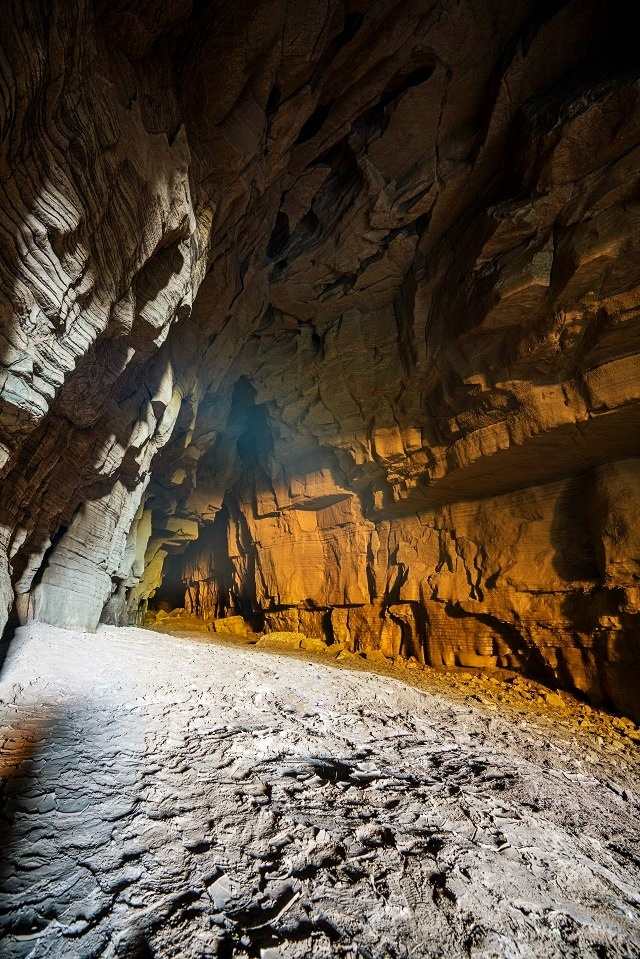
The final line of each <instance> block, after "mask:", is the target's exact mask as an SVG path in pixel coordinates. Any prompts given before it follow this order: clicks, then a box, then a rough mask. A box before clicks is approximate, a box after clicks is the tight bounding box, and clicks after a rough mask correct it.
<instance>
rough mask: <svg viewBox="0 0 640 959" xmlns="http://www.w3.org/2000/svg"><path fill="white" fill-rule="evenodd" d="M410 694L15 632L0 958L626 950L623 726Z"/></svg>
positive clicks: (384, 681) (343, 671)
mask: <svg viewBox="0 0 640 959" xmlns="http://www.w3.org/2000/svg"><path fill="white" fill-rule="evenodd" d="M411 678H412V682H411V683H410V684H407V683H405V682H403V681H402V679H401V678H396V677H394V676H393V675H379V674H374V673H370V672H367V671H364V670H362V669H347V668H340V667H336V666H335V665H329V664H327V663H326V662H319V661H318V660H317V659H309V658H305V657H304V656H302V655H298V656H287V655H283V654H275V653H272V652H268V651H264V650H256V649H252V648H248V647H243V646H242V645H240V644H238V643H231V642H228V643H225V642H223V641H220V640H217V641H216V642H213V643H210V642H202V641H198V639H197V638H189V637H184V636H182V637H176V636H169V635H166V634H161V633H158V632H151V631H148V630H142V629H134V628H128V629H114V628H108V627H101V628H100V630H99V632H98V633H97V635H88V634H84V633H81V632H77V633H74V632H71V631H65V630H59V629H54V628H53V627H44V626H30V627H23V628H22V629H19V630H18V631H17V635H16V638H15V639H14V641H13V642H12V644H11V647H10V650H9V653H8V656H7V660H6V662H5V665H4V668H3V671H2V675H1V680H0V699H1V703H0V713H1V724H2V735H1V737H0V746H1V748H2V767H3V770H2V773H3V777H4V778H3V815H2V819H1V822H0V828H1V829H2V836H1V837H0V842H1V846H2V854H1V855H2V861H1V873H0V896H1V898H0V955H1V956H2V957H27V956H30V957H40V956H42V957H45V956H46V957H67V956H68V957H82V959H85V957H87V959H88V957H93V956H96V957H97V956H104V957H111V956H113V957H115V956H122V957H127V959H145V957H152V956H155V957H162V959H163V957H170V956H176V957H177V956H180V957H209V956H217V955H219V956H238V957H245V956H260V957H263V959H275V957H278V956H281V957H316V956H333V955H337V956H352V957H356V956H363V957H365V959H366V957H383V956H388V957H392V956H397V957H401V956H407V957H408V956H418V957H419V956H443V957H458V956H460V957H463V956H464V957H468V956H474V957H476V956H477V957H480V956H483V957H497V956H501V957H502V956H504V957H543V956H575V957H578V956H579V957H585V956H594V957H597V959H605V957H606V959H613V957H618V956H625V957H636V956H638V955H639V954H640V849H639V846H638V834H639V832H640V825H639V823H640V818H639V816H638V813H639V804H638V798H639V797H640V770H639V766H638V759H637V748H638V747H637V743H638V738H639V737H638V733H637V730H636V728H635V726H633V725H632V724H630V723H627V722H625V721H623V720H615V719H613V718H611V717H607V716H606V715H605V714H602V713H599V712H598V711H596V710H592V709H590V708H589V707H587V706H583V705H581V704H578V703H571V702H569V701H568V700H567V701H565V700H564V699H563V700H561V699H559V698H558V697H555V699H553V698H551V697H550V698H549V700H547V699H545V698H544V692H542V693H541V694H540V695H536V694H535V690H534V693H533V694H532V686H531V685H530V684H526V683H520V682H519V681H516V682H515V683H511V684H510V683H503V682H501V681H500V680H498V679H495V678H494V679H489V678H480V677H470V676H467V677H466V678H465V677H462V678H460V677H459V676H455V675H454V676H453V678H452V677H442V676H436V677H433V676H431V677H429V676H428V675H427V674H424V673H421V674H420V677H411Z"/></svg>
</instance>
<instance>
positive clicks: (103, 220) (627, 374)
mask: <svg viewBox="0 0 640 959" xmlns="http://www.w3.org/2000/svg"><path fill="white" fill-rule="evenodd" d="M49 8H50V9H49ZM49 8H48V11H47V12H45V11H44V8H43V5H42V4H40V3H38V2H36V0H24V2H18V0H14V2H13V3H12V4H10V5H9V15H8V17H7V29H6V30H5V33H4V36H3V41H4V50H3V52H2V60H1V61H0V85H1V87H2V91H3V100H2V102H3V105H4V106H3V109H4V115H3V118H2V124H3V140H2V144H3V145H2V152H1V160H0V163H1V167H0V169H1V170H2V175H1V176H0V191H1V197H0V227H1V232H0V235H1V236H2V250H1V257H0V275H1V277H2V294H1V298H0V304H1V309H2V315H1V322H2V328H1V335H2V339H1V340H0V348H1V350H2V355H1V357H0V360H1V362H2V364H3V366H2V373H1V374H0V389H1V391H2V397H1V398H2V410H1V413H0V416H1V420H0V422H1V423H2V436H1V437H0V439H1V441H2V443H3V449H4V454H3V458H4V466H3V472H2V484H3V498H2V508H1V514H0V543H1V544H2V549H1V550H0V587H1V588H2V591H3V595H4V596H5V597H6V602H5V608H6V610H7V612H8V611H9V609H10V608H11V607H12V606H13V607H14V615H16V616H18V617H20V618H22V619H27V618H30V617H35V618H37V619H41V620H44V621H47V622H51V623H54V624H57V625H64V624H69V625H76V626H78V625H79V626H82V627H83V628H88V629H92V628H95V626H96V624H97V622H98V620H99V618H100V616H103V618H107V619H108V620H110V621H115V622H126V621H127V620H129V619H131V618H134V619H135V618H136V617H140V616H141V615H142V614H143V612H144V610H145V609H146V605H147V602H148V601H151V602H152V603H153V602H155V603H158V602H160V601H165V602H168V603H169V605H170V606H177V607H181V606H185V608H186V609H187V611H188V612H189V613H191V614H195V615H198V616H200V617H204V618H211V617H213V616H224V615H227V614H232V613H233V614H236V615H243V616H244V617H245V618H247V619H248V620H251V622H252V623H253V624H254V625H255V626H256V628H261V629H262V628H264V629H266V630H267V631H268V632H269V631H272V632H291V631H294V632H300V633H302V634H303V635H305V636H307V637H309V638H314V637H315V638H323V637H324V638H328V639H329V640H335V641H337V642H340V643H342V644H345V645H346V646H347V647H348V648H349V649H350V650H352V651H354V650H369V651H374V650H379V651H381V653H382V654H384V655H385V656H390V657H398V656H406V657H414V658H415V660H417V661H418V662H419V663H422V662H428V663H431V664H434V665H439V664H445V665H455V664H458V665H463V666H466V667H469V668H471V667H477V666H509V667H514V668H517V669H521V670H523V671H526V672H530V673H531V674H535V675H537V676H539V677H541V678H543V679H546V680H548V681H549V682H552V683H555V684H558V685H560V686H563V687H565V688H568V689H573V690H578V691H580V692H582V693H584V694H585V695H586V696H588V697H590V698H592V699H594V700H596V701H598V702H602V703H605V704H609V705H613V706H615V708H617V709H619V710H622V711H625V712H627V713H629V714H632V715H634V716H636V717H637V716H640V699H639V698H638V694H637V689H638V682H639V680H640V665H638V664H639V661H640V657H639V655H638V654H639V652H640V650H639V645H640V625H639V623H640V620H639V615H640V541H639V538H638V532H637V515H638V511H639V510H640V359H639V358H638V357H639V354H640V320H639V317H640V256H639V254H640V248H639V247H640V243H639V239H638V238H639V236H640V232H639V225H640V205H639V202H638V196H639V195H640V98H639V96H638V93H639V85H640V73H639V71H638V68H637V61H636V59H635V58H634V56H633V51H632V50H631V45H630V40H631V37H632V32H631V31H630V29H629V27H630V25H629V23H628V20H627V19H626V18H627V10H626V7H625V6H624V5H616V4H611V5H607V6H606V7H603V5H602V4H599V3H596V2H595V0H586V2H585V0H580V2H578V0H572V2H567V3H562V2H560V3H554V4H544V3H540V2H535V0H519V2H517V3H512V4H503V3H498V2H496V3H493V2H491V3H487V4H479V5H478V4H471V3H470V2H464V0H463V2H460V3H457V2H456V3H454V2H449V0H445V2H444V3H443V4H440V5H437V6H434V5H432V4H430V3H427V2H425V0H403V2H399V0H398V2H386V0H385V2H382V0H381V2H371V3H363V2H360V0H327V3H326V4H320V5H319V4H317V3H306V2H303V3H300V4H295V5H294V4H285V3H280V2H276V3H266V2H264V0H239V2H238V3H236V4H234V5H233V7H229V6H228V5H225V4H217V3H212V4H191V3H189V2H177V0H176V2H171V0H162V2H158V3H156V4H153V5H149V4H144V3H143V4H140V3H139V4H137V5H134V4H132V3H130V2H129V0H118V2H117V3H115V4H106V3H102V2H98V0H96V2H95V3H91V2H90V0H74V2H73V3H64V4H63V3H62V2H61V0H51V3H50V4H49Z"/></svg>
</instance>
